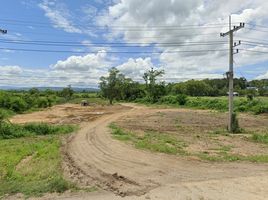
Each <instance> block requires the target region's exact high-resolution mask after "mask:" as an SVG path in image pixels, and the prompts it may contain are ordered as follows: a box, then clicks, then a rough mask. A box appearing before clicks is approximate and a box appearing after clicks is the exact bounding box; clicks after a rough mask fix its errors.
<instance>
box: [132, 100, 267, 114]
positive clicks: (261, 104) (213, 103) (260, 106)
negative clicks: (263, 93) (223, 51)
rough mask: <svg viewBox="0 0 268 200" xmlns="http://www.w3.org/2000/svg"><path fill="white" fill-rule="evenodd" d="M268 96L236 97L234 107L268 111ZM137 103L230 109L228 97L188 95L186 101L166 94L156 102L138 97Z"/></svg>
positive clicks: (245, 109)
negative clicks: (250, 98)
mask: <svg viewBox="0 0 268 200" xmlns="http://www.w3.org/2000/svg"><path fill="white" fill-rule="evenodd" d="M267 99H268V98H267V97H262V98H260V97H259V98H255V99H254V100H252V101H249V100H247V99H246V98H245V97H235V99H234V108H235V111H236V112H252V113H254V114H262V113H268V100H267ZM135 102H136V103H141V104H145V105H147V106H151V105H153V106H160V107H163V106H164V107H167V106H168V107H183V108H193V109H210V110H217V111H221V112H225V111H227V110H228V98H227V97H187V98H185V101H184V102H180V101H179V100H178V96H173V95H169V96H164V97H162V98H161V99H159V101H158V102H156V103H151V102H148V101H147V100H146V98H144V99H138V100H136V101H135Z"/></svg>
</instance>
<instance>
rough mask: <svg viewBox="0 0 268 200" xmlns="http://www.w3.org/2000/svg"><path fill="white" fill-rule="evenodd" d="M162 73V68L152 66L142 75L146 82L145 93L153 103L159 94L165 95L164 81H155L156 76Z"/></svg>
mask: <svg viewBox="0 0 268 200" xmlns="http://www.w3.org/2000/svg"><path fill="white" fill-rule="evenodd" d="M164 74H165V71H164V70H155V69H154V68H151V69H150V70H148V71H146V72H145V73H144V75H143V79H144V81H145V84H146V91H147V95H148V97H149V100H150V101H152V102H153V103H154V102H157V101H158V100H159V98H160V97H161V96H163V95H165V83H164V82H161V83H159V84H157V83H156V80H157V77H161V76H163V75H164Z"/></svg>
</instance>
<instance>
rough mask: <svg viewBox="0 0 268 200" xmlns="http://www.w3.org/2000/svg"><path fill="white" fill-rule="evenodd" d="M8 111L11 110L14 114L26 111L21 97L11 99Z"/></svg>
mask: <svg viewBox="0 0 268 200" xmlns="http://www.w3.org/2000/svg"><path fill="white" fill-rule="evenodd" d="M9 109H11V110H13V111H14V112H18V113H21V112H23V111H25V110H27V104H26V102H25V101H24V100H23V99H22V98H21V97H13V98H11V100H10V107H9Z"/></svg>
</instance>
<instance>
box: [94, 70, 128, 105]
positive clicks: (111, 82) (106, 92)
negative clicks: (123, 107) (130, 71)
mask: <svg viewBox="0 0 268 200" xmlns="http://www.w3.org/2000/svg"><path fill="white" fill-rule="evenodd" d="M124 81H125V76H124V75H123V74H121V73H120V72H119V70H118V69H116V68H115V67H113V68H111V69H110V70H109V75H108V76H107V77H105V76H102V77H101V78H100V83H99V86H100V89H101V93H102V95H103V96H104V97H105V98H108V99H109V102H110V104H113V101H114V99H116V98H118V99H120V98H121V95H122V94H121V89H122V86H123V83H124Z"/></svg>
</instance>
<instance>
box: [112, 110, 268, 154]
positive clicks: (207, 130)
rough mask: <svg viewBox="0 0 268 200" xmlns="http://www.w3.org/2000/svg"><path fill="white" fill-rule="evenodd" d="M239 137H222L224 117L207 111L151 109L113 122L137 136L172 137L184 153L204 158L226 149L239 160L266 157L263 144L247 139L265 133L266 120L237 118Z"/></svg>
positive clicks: (247, 117) (264, 118)
mask: <svg viewBox="0 0 268 200" xmlns="http://www.w3.org/2000/svg"><path fill="white" fill-rule="evenodd" d="M239 122H240V126H241V127H243V129H244V130H245V131H244V133H243V134H234V135H228V136H227V135H224V134H225V129H226V124H227V114H226V113H221V112H215V111H208V110H191V109H151V110H147V111H146V112H144V113H142V114H140V113H137V114H134V115H131V116H127V117H124V118H121V119H120V120H118V121H117V122H116V124H117V125H119V126H120V127H121V128H123V129H125V130H128V131H132V132H135V133H137V134H140V133H141V132H148V131H155V132H159V133H168V134H171V135H173V136H176V137H177V138H178V139H179V140H181V141H185V142H186V144H187V146H188V147H187V148H186V150H187V152H189V153H191V154H198V153H203V152H206V154H207V155H216V154H217V153H222V151H223V150H222V149H223V148H228V149H230V150H228V151H229V152H230V153H232V154H235V155H236V154H239V155H242V156H254V155H260V154H261V155H263V154H264V155H268V147H267V145H265V144H260V143H255V142H253V141H251V140H250V139H248V137H250V136H251V134H249V133H252V132H255V133H256V132H260V133H262V132H265V131H268V118H267V116H264V115H263V116H257V115H250V114H240V115H239Z"/></svg>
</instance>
